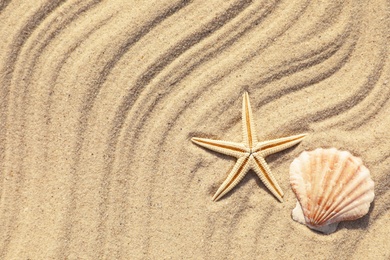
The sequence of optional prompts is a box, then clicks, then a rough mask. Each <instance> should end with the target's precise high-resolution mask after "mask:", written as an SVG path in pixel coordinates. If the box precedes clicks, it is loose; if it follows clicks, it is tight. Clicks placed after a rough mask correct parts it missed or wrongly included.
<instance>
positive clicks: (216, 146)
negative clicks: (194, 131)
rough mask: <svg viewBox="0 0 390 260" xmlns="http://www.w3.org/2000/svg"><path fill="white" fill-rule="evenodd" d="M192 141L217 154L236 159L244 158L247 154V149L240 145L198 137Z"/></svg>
mask: <svg viewBox="0 0 390 260" xmlns="http://www.w3.org/2000/svg"><path fill="white" fill-rule="evenodd" d="M191 141H192V142H194V143H196V144H197V145H200V146H202V147H205V148H207V149H210V150H213V151H215V152H217V153H222V154H226V155H230V156H233V157H236V158H240V157H242V156H243V155H244V153H245V152H246V151H245V147H244V146H243V145H242V144H240V143H235V142H227V141H220V140H212V139H205V138H198V137H193V138H191Z"/></svg>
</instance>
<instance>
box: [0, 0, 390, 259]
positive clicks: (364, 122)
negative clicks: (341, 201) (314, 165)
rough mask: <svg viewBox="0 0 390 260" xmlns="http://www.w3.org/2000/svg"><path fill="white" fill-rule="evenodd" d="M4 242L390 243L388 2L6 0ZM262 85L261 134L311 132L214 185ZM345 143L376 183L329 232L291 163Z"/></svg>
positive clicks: (347, 250)
mask: <svg viewBox="0 0 390 260" xmlns="http://www.w3.org/2000/svg"><path fill="white" fill-rule="evenodd" d="M0 39H1V40H0V123H1V129H0V173H1V175H0V177H1V182H0V191H1V193H0V194H1V195H0V196H1V200H0V202H1V204H0V226H1V228H0V259H332V260H333V259H377V260H378V259H379V260H381V259H390V247H389V241H390V190H389V186H390V130H389V129H390V101H389V100H390V58H389V54H390V53H389V47H390V46H389V42H390V2H389V1H385V0H374V1H368V0H366V1H352V0H351V1H303V0H301V1H300V0H292V1H246V0H243V1H242V0H240V1H239V0H235V1H233V0H227V1H226V0H210V1H200V0H196V1H188V0H181V1H180V0H162V1H146V0H143V1H141V0H130V1H126V0H112V1H98V0H68V1H64V0H62V1H60V0H34V1H27V0H14V1H11V0H0ZM245 91H248V92H249V96H250V100H251V105H252V109H253V116H254V120H255V122H256V125H257V127H256V131H257V133H258V137H259V140H268V139H273V138H279V137H284V136H289V135H294V134H300V133H308V136H307V137H306V138H305V139H304V140H303V141H302V142H301V143H300V144H299V145H297V146H294V147H293V148H290V149H288V150H285V151H283V152H280V153H277V154H274V155H271V156H269V157H267V159H266V160H267V162H268V164H269V166H270V168H271V170H272V172H273V174H274V176H275V178H276V179H277V181H278V183H279V185H280V186H281V188H282V190H283V191H284V192H285V195H284V202H283V203H280V202H278V200H277V199H276V198H275V197H273V196H272V194H271V193H270V192H269V191H268V190H267V189H266V188H265V186H264V185H263V183H261V181H260V180H259V178H258V176H257V175H256V174H255V173H254V172H253V171H251V172H249V173H248V174H247V175H246V177H245V178H244V179H243V180H242V181H241V182H240V183H239V184H238V186H237V187H236V188H234V189H233V190H232V191H231V192H229V193H228V194H227V195H226V196H224V197H223V198H222V199H221V200H220V201H218V202H213V201H212V200H211V198H212V196H213V194H214V193H215V192H216V190H217V189H218V187H219V186H220V185H221V184H222V182H223V181H224V179H225V178H226V176H227V173H228V172H229V169H230V168H231V167H232V166H233V165H234V163H235V159H234V158H231V157H229V156H224V155H219V154H217V153H215V152H210V151H208V150H206V149H203V148H200V147H199V146H197V145H194V144H193V143H191V141H190V138H191V137H193V136H198V137H205V138H215V139H223V140H229V141H236V142H240V141H241V140H242V135H241V133H242V130H241V107H242V94H243V93H244V92H245ZM317 147H336V148H338V149H342V150H348V151H350V152H351V153H352V154H354V155H355V156H359V157H361V158H362V159H363V161H364V163H365V165H366V166H367V167H368V168H369V169H370V171H371V175H372V178H373V180H374V181H375V185H376V186H375V194H376V197H375V200H374V203H373V204H372V205H371V208H370V212H369V214H368V215H367V216H365V217H363V218H362V219H359V220H356V221H351V222H344V223H341V224H340V225H339V228H338V230H337V231H336V232H335V233H333V234H331V235H328V236H326V235H321V234H319V233H316V232H314V231H312V230H310V229H308V228H307V227H305V226H304V225H301V224H299V223H297V222H295V221H293V220H292V219H291V210H292V209H293V208H294V207H295V203H296V199H295V195H294V193H293V192H292V190H291V187H290V183H289V165H290V163H291V162H292V160H293V159H294V158H295V157H297V156H298V155H299V154H300V153H301V152H302V151H304V150H311V149H315V148H317Z"/></svg>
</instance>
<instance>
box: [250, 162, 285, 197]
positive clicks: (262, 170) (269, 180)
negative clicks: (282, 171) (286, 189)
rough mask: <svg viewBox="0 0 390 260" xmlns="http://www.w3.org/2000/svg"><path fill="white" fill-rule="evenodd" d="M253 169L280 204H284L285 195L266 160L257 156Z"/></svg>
mask: <svg viewBox="0 0 390 260" xmlns="http://www.w3.org/2000/svg"><path fill="white" fill-rule="evenodd" d="M252 167H253V170H254V171H255V172H256V173H257V175H258V176H259V178H260V179H261V181H262V182H263V183H264V185H265V186H266V187H267V189H268V190H269V191H271V192H272V194H273V195H274V196H275V197H276V198H277V199H278V200H279V201H280V202H283V195H284V193H283V191H282V189H281V188H280V186H279V184H278V183H277V181H276V179H275V177H274V176H273V175H272V173H271V170H270V168H269V167H268V165H267V163H266V162H265V160H264V158H262V157H260V156H255V157H254V160H253V166H252Z"/></svg>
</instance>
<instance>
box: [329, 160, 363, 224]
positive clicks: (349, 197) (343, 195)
mask: <svg viewBox="0 0 390 260" xmlns="http://www.w3.org/2000/svg"><path fill="white" fill-rule="evenodd" d="M359 167H360V166H359ZM366 169H367V168H366ZM367 171H368V169H367ZM362 173H363V174H360V175H355V176H353V177H355V178H351V179H349V180H350V182H349V183H347V185H345V186H344V190H343V189H342V190H341V192H340V193H339V194H338V198H339V201H338V203H337V204H335V207H334V208H333V209H332V211H335V212H340V211H341V210H342V209H345V207H347V206H348V205H350V203H351V202H353V201H354V200H357V199H358V198H359V197H360V196H361V195H362V194H363V193H365V192H367V191H368V190H367V189H364V190H360V192H359V190H358V189H357V188H356V187H360V186H362V185H363V184H365V183H366V178H367V177H369V175H370V174H369V172H362ZM331 217H334V216H331ZM329 219H330V217H329V215H327V216H324V218H323V220H322V221H323V222H326V221H328V220H329Z"/></svg>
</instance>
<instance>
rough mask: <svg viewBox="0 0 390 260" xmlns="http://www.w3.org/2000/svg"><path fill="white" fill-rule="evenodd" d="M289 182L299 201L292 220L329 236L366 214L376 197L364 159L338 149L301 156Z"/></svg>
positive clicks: (295, 162) (291, 172)
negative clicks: (341, 222)
mask: <svg viewBox="0 0 390 260" xmlns="http://www.w3.org/2000/svg"><path fill="white" fill-rule="evenodd" d="M290 182H291V187H292V189H293V191H294V193H295V195H296V197H297V199H298V202H297V206H296V207H295V209H294V210H293V212H292V217H293V219H294V220H296V221H298V222H300V223H302V224H305V225H307V226H308V227H310V228H312V229H315V230H318V231H321V232H323V233H326V234H329V233H332V232H334V231H335V230H336V228H337V224H338V223H339V222H340V221H344V220H355V219H358V218H361V217H363V216H364V215H366V214H367V213H368V210H369V208H370V203H371V202H372V201H373V200H374V196H375V195H374V182H373V181H372V179H371V177H370V171H369V170H368V169H367V168H366V167H365V166H364V165H363V162H362V160H361V159H360V158H357V157H355V156H353V155H352V154H350V153H349V152H347V151H339V150H337V149H336V148H330V149H323V148H318V149H316V150H314V151H310V152H306V151H305V152H303V153H301V154H300V155H299V156H298V157H297V158H295V160H294V161H293V162H292V163H291V165H290Z"/></svg>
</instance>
